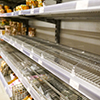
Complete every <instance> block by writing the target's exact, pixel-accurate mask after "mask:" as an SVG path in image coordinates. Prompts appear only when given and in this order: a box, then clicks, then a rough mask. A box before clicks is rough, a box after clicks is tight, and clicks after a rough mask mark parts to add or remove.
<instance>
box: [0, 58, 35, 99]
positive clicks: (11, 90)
mask: <svg viewBox="0 0 100 100" xmlns="http://www.w3.org/2000/svg"><path fill="white" fill-rule="evenodd" d="M0 64H1V66H0V79H1V81H2V83H3V85H4V88H5V90H6V93H7V94H8V95H9V98H10V99H11V100H33V99H32V97H31V96H30V94H29V93H28V92H27V90H26V89H25V87H24V86H23V85H22V83H21V81H20V80H19V79H18V77H17V76H16V75H15V74H14V73H13V71H12V70H11V69H10V67H9V66H8V65H7V63H6V62H5V61H4V60H3V59H2V58H0ZM7 100H8V99H7Z"/></svg>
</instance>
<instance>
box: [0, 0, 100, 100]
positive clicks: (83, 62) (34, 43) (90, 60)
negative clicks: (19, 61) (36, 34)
mask: <svg viewBox="0 0 100 100" xmlns="http://www.w3.org/2000/svg"><path fill="white" fill-rule="evenodd" d="M99 4H100V1H99V0H95V1H94V0H85V1H84V0H81V1H73V2H67V3H61V4H57V5H51V6H46V7H41V8H35V9H29V10H22V11H16V12H12V13H5V14H1V15H0V17H11V18H22V19H24V18H26V19H27V18H28V19H29V18H33V17H34V16H35V17H37V18H39V17H40V18H42V17H46V18H49V19H55V20H61V19H69V20H70V19H73V17H74V18H76V19H84V18H85V17H86V18H87V19H91V18H92V19H93V18H94V17H96V19H100V18H99V17H100V14H99V12H100V6H99ZM86 18H85V19H86ZM59 26H60V22H59V25H58V27H56V28H59ZM58 33H59V32H58ZM58 33H57V34H58ZM0 38H1V39H3V40H4V41H6V42H7V43H8V44H10V45H11V46H13V47H15V48H16V49H18V50H19V51H21V52H22V53H24V54H25V55H26V56H28V57H29V58H31V59H32V60H34V61H35V62H36V63H38V64H39V65H41V66H42V67H43V68H45V69H47V70H48V71H50V72H51V73H52V74H54V75H55V76H57V77H58V78H60V79H61V80H62V81H64V82H65V83H67V84H68V85H69V86H71V87H73V88H74V89H75V90H77V91H78V92H79V93H82V94H83V95H85V96H86V97H88V98H89V99H91V100H100V74H99V73H100V56H97V55H93V54H90V53H87V52H86V53H85V52H83V51H79V50H76V49H75V50H73V49H72V48H68V47H63V46H61V45H58V44H57V45H56V44H53V43H50V42H48V43H47V42H46V41H43V40H38V39H36V38H34V39H33V38H29V37H24V36H15V37H13V36H3V35H2V34H0ZM51 49H52V51H51ZM1 55H2V57H3V58H4V59H5V60H6V61H7V63H8V65H9V66H10V67H11V68H12V70H13V71H14V72H15V74H16V75H17V76H18V77H19V78H20V80H21V81H22V83H23V85H24V86H25V87H26V88H27V90H28V91H29V93H30V94H31V95H32V97H34V98H35V99H36V100H40V98H41V97H40V95H39V94H38V93H37V91H35V89H34V88H32V87H31V86H29V84H30V83H29V82H28V81H27V79H26V78H25V77H23V75H22V74H21V73H20V72H19V70H17V69H16V68H15V67H14V66H15V64H13V63H12V62H10V60H11V59H10V60H9V59H8V58H7V57H6V55H5V53H4V52H1ZM84 73H85V74H84ZM31 88H32V90H31ZM30 90H31V91H30ZM33 91H34V93H33Z"/></svg>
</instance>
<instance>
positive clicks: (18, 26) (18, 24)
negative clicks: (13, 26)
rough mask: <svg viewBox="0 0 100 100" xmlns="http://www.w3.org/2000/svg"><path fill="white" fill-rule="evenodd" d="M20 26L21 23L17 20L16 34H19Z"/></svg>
mask: <svg viewBox="0 0 100 100" xmlns="http://www.w3.org/2000/svg"><path fill="white" fill-rule="evenodd" d="M21 26H22V23H19V22H17V34H18V35H21Z"/></svg>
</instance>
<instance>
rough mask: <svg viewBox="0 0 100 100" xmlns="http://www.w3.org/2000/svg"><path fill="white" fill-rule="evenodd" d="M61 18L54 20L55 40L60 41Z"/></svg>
mask: <svg viewBox="0 0 100 100" xmlns="http://www.w3.org/2000/svg"><path fill="white" fill-rule="evenodd" d="M60 31H61V20H56V30H55V42H56V43H60Z"/></svg>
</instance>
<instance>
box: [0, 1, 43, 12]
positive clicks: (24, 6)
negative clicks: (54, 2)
mask: <svg viewBox="0 0 100 100" xmlns="http://www.w3.org/2000/svg"><path fill="white" fill-rule="evenodd" d="M43 4H44V0H26V4H21V5H18V6H16V7H15V8H13V9H12V7H10V6H8V5H3V4H0V14H3V13H10V12H13V11H19V10H27V9H31V8H36V7H43Z"/></svg>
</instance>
